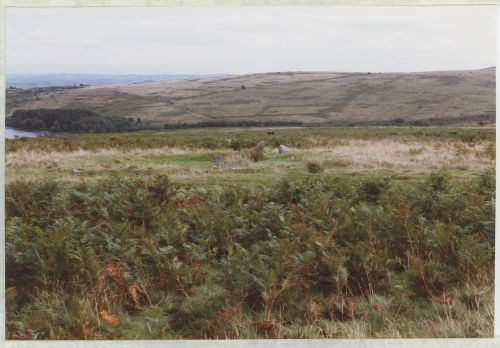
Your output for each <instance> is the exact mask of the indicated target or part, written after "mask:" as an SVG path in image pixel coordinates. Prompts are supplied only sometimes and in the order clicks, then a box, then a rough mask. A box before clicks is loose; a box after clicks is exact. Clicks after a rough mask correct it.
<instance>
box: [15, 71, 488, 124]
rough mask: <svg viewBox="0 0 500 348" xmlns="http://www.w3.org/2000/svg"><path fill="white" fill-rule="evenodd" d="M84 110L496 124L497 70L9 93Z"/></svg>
mask: <svg viewBox="0 0 500 348" xmlns="http://www.w3.org/2000/svg"><path fill="white" fill-rule="evenodd" d="M32 108H83V109H89V110H93V111H98V112H100V113H102V114H103V115H109V116H125V117H129V116H131V117H141V118H142V119H144V120H149V121H151V122H153V123H154V124H157V125H159V126H162V125H164V124H184V123H198V122H214V121H221V120H222V121H227V122H238V121H245V120H257V121H302V122H304V124H333V125H344V124H411V123H412V122H413V123H414V122H415V121H417V122H421V123H424V122H425V123H426V124H437V125H442V124H477V123H478V122H482V123H494V122H495V68H494V67H493V68H486V69H480V70H471V71H439V72H425V73H329V72H293V73H265V74H253V75H241V76H236V75H234V76H223V77H210V78H199V79H192V80H180V81H157V82H150V83H134V84H120V85H106V86H89V87H83V88H39V89H30V90H19V89H9V90H8V91H7V115H9V114H11V113H12V112H13V111H14V110H16V109H32Z"/></svg>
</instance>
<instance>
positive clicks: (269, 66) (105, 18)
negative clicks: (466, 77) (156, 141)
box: [6, 6, 497, 74]
mask: <svg viewBox="0 0 500 348" xmlns="http://www.w3.org/2000/svg"><path fill="white" fill-rule="evenodd" d="M496 12H497V11H496V10H495V8H494V7H491V6H478V7H472V6H464V7H450V6H446V7H434V6H432V7H412V6H407V7H302V8H300V7H295V8H292V7H289V8H287V7H282V8H279V7H275V8H269V7H261V8H252V7H246V8H244V7H239V8H238V7H232V8H166V7H164V8H72V9H71V8H45V9H26V8H25V9H23V8H8V9H7V11H6V59H7V73H10V74H13V73H17V74H19V73H25V74H31V73H103V74H134V73H135V74H168V73H172V74H178V73H196V74H211V73H237V74H243V73H255V72H270V71H299V70H300V71H364V72H366V71H372V72H378V71H429V70H449V69H477V68H484V67H488V66H494V65H495V61H496V60H495V43H496V35H495V34H496Z"/></svg>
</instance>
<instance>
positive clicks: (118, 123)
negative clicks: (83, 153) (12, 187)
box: [5, 109, 152, 133]
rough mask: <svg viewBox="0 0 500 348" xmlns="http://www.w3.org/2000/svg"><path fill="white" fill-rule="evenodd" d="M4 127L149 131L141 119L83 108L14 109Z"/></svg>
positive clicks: (56, 130)
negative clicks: (106, 114)
mask: <svg viewBox="0 0 500 348" xmlns="http://www.w3.org/2000/svg"><path fill="white" fill-rule="evenodd" d="M5 123H6V126H7V127H13V128H19V129H25V130H42V131H52V132H65V133H106V132H122V131H136V130H142V129H151V128H152V126H151V125H149V124H148V123H146V122H143V121H142V120H141V119H140V118H137V119H135V120H134V119H133V118H131V117H129V118H125V117H107V116H102V115H100V114H98V113H96V112H94V111H90V110H83V109H31V110H16V111H14V113H13V114H12V116H11V117H8V118H7V119H6V121H5Z"/></svg>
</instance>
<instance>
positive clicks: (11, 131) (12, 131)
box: [5, 127, 48, 139]
mask: <svg viewBox="0 0 500 348" xmlns="http://www.w3.org/2000/svg"><path fill="white" fill-rule="evenodd" d="M47 134H48V132H37V131H26V130H22V129H16V128H10V127H5V139H14V138H16V137H27V138H36V137H41V136H44V135H47Z"/></svg>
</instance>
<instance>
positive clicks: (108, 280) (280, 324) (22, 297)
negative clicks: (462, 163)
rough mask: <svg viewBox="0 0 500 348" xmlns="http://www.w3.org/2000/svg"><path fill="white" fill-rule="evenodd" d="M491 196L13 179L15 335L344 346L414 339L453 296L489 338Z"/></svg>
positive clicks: (462, 182) (392, 181) (421, 184)
mask: <svg viewBox="0 0 500 348" xmlns="http://www.w3.org/2000/svg"><path fill="white" fill-rule="evenodd" d="M494 190H495V177H494V173H491V172H487V173H484V174H482V175H480V176H477V177H474V178H472V179H459V178H453V177H451V176H448V175H444V174H442V173H438V174H431V175H429V176H428V177H427V178H425V179H424V180H417V179H411V180H400V179H396V178H392V177H371V178H364V177H355V176H353V177H350V178H346V177H318V176H309V177H307V178H304V179H286V178H284V179H282V180H281V182H279V183H277V184H275V185H270V186H259V185H255V184H254V185H251V186H244V185H243V186H242V185H238V186H236V185H229V184H228V185H225V186H219V185H214V186H207V187H204V188H198V187H183V186H181V185H179V184H176V185H174V184H173V183H171V182H170V181H169V180H168V179H167V178H166V177H164V176H158V177H154V178H136V179H121V178H118V177H116V178H110V179H107V180H104V181H101V182H97V183H93V184H87V183H84V182H82V183H65V184H61V183H55V182H51V181H47V182H41V183H40V182H22V181H19V182H13V183H11V184H9V185H8V186H7V187H6V215H7V221H6V286H7V336H8V338H10V339H19V338H22V339H30V338H39V339H63V338H64V339H69V338H71V339H78V338H108V339H112V338H180V337H182V338H257V337H261V338H265V337H269V338H271V337H281V338H286V337H338V336H342V335H343V334H342V333H343V332H344V334H345V326H346V325H364V326H363V330H364V331H363V332H364V334H365V335H366V336H372V337H375V336H377V335H378V334H380V333H381V332H384V330H388V325H389V324H388V323H389V321H388V319H387V318H388V317H389V318H390V322H391V324H390V325H400V326H398V327H397V330H400V332H402V334H403V335H405V334H406V335H414V334H415V332H417V333H418V332H423V331H422V330H424V328H423V326H425V325H427V324H424V323H425V322H426V320H427V321H429V320H430V321H432V320H436V321H438V320H437V319H436V315H437V314H436V311H435V310H432V309H429V308H430V304H432V305H433V306H434V305H439V306H446V303H448V304H449V303H451V302H446V301H454V302H453V303H454V306H455V307H456V306H463V307H459V308H462V309H460V310H461V311H462V312H454V313H455V314H450V318H459V316H460V315H462V314H460V313H468V314H467V315H468V316H469V317H467V318H469V319H470V320H472V321H473V322H474V324H471V325H476V326H475V327H476V329H477V330H486V332H484V331H477V330H476V331H473V332H472V333H471V332H469V331H467V333H468V334H474V332H475V334H476V335H487V334H491V333H490V332H489V331H488V330H489V329H488V328H490V327H491V325H489V324H487V323H486V324H484V322H480V321H474V320H475V319H473V317H474V316H475V315H476V314H474V313H478V311H481V310H483V309H484V303H485V301H487V299H485V297H487V296H490V295H485V293H484V292H478V291H477V289H475V288H471V287H470V286H469V285H468V284H488V282H490V281H491V279H492V278H491V275H492V271H493V265H494V263H493V256H494V210H495V203H494V197H495V192H494ZM488 294H490V293H488ZM455 307H453V308H455ZM443 308H444V309H443V310H445V309H446V308H448V307H443ZM456 308H458V307H456ZM482 308H483V309H482ZM446 310H448V309H446ZM457 311H458V309H457ZM417 313H418V314H417ZM391 315H392V317H390V316H391ZM464 315H465V314H464ZM454 316H455V317H454ZM396 317H398V318H407V320H408V321H409V322H410V321H412V322H413V323H415V318H418V323H417V324H414V325H416V326H414V327H411V328H407V329H405V326H404V325H410V324H409V322H408V323H407V324H404V323H401V324H397V323H399V322H406V321H405V320H404V319H403V320H401V319H400V320H394V318H396ZM477 317H478V318H479V317H480V316H479V314H477ZM460 318H462V317H460ZM474 318H475V317H474ZM457 320H458V319H457ZM464 320H466V319H464ZM478 320H479V319H478ZM488 320H489V319H488ZM332 325H334V326H333V327H332ZM418 325H420V326H418ZM488 325H489V326H488ZM483 326H484V327H487V329H483ZM308 330H309V331H308ZM311 330H312V331H311ZM405 330H406V331H405ZM415 330H416V331H415ZM419 330H421V331H419ZM311 332H314V333H311ZM478 332H479V333H478ZM481 332H483V334H481ZM435 335H436V336H439V335H442V336H443V335H450V333H449V332H448V331H446V330H445V328H439V329H438V328H436V332H435Z"/></svg>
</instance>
